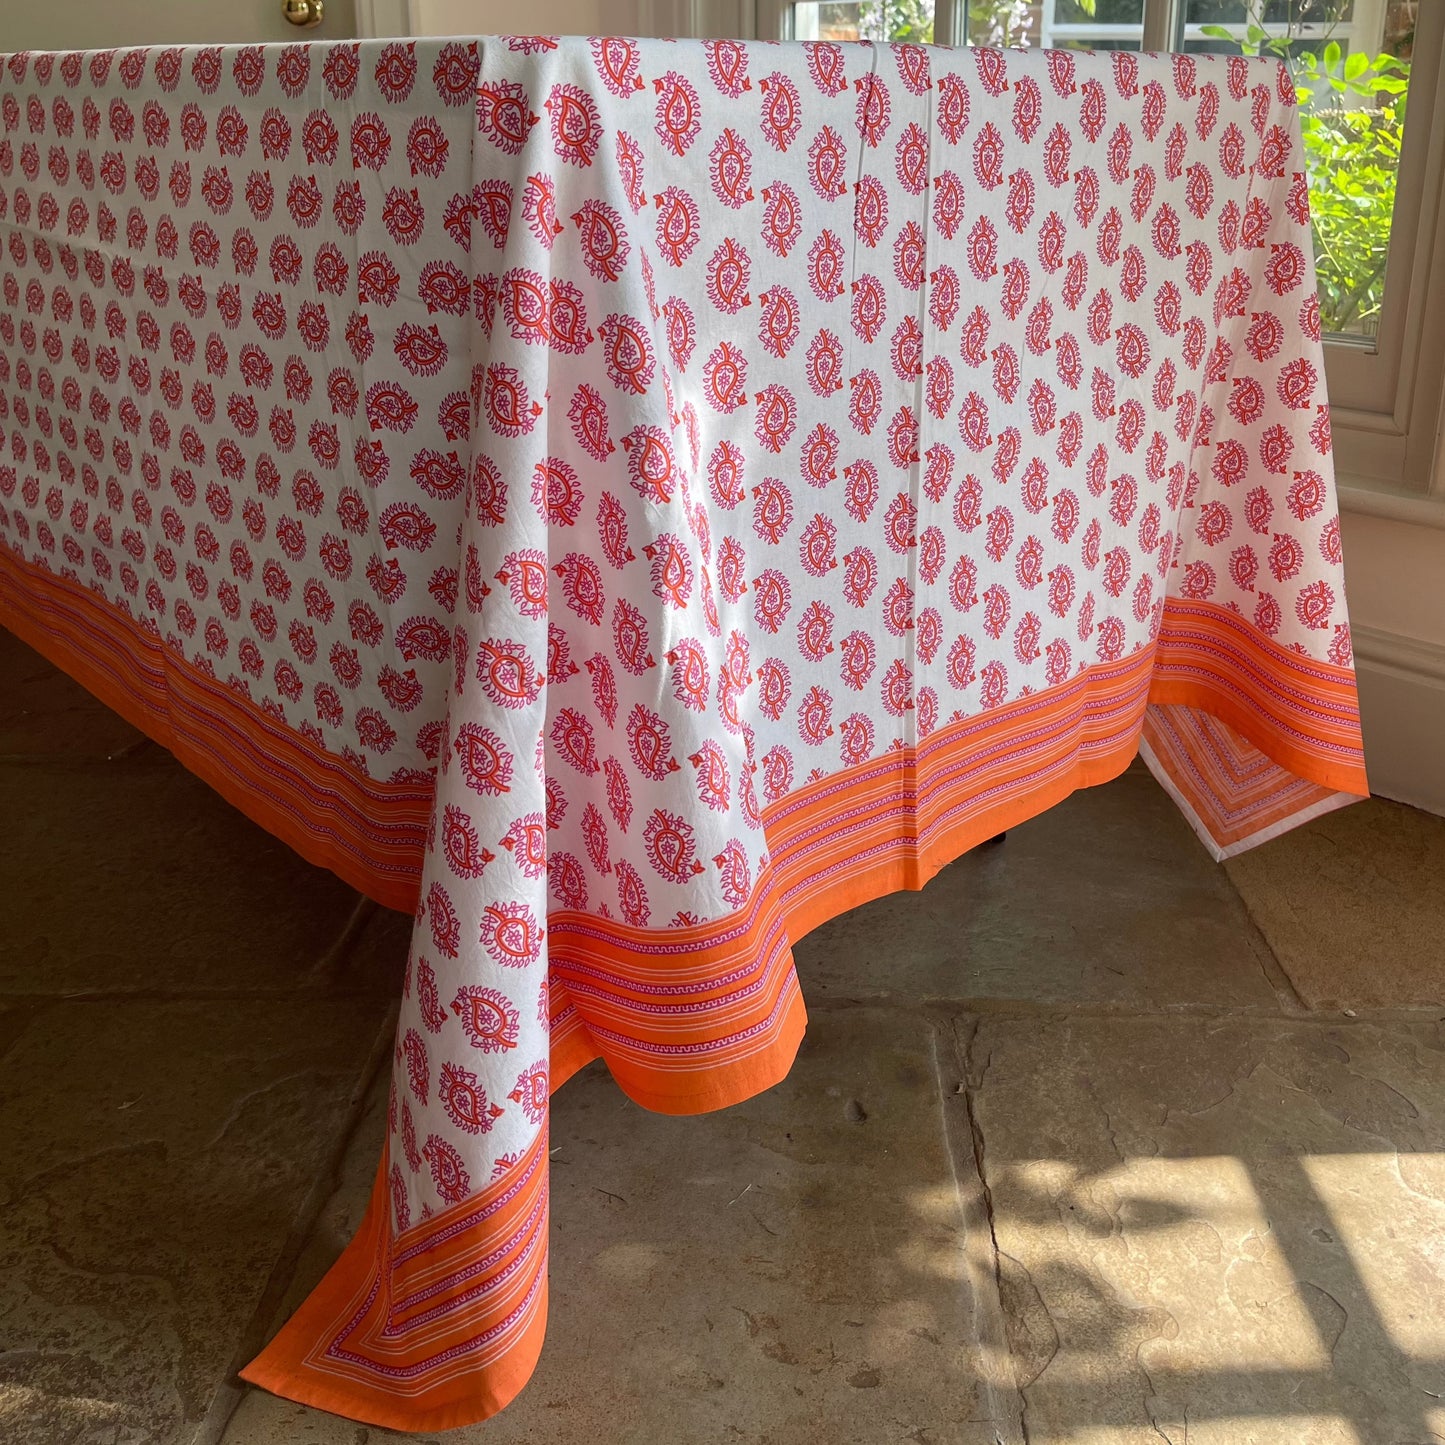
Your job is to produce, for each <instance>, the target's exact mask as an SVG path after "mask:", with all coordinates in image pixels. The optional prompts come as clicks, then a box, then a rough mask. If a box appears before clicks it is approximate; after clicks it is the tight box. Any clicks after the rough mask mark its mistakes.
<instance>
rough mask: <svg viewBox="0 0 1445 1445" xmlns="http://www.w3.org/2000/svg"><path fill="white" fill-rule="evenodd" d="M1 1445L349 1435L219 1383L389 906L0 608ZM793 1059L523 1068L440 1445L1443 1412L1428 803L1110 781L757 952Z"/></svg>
mask: <svg viewBox="0 0 1445 1445" xmlns="http://www.w3.org/2000/svg"><path fill="white" fill-rule="evenodd" d="M0 819H3V820H4V826H3V827H0V1100H3V1108H0V1441H4V1442H6V1445H11V1442H13V1445H101V1442H105V1445H131V1442H136V1445H141V1442H144V1445H152V1442H155V1445H182V1442H184V1445H290V1442H298V1445H362V1442H368V1441H379V1440H381V1439H383V1438H398V1439H400V1438H402V1437H399V1436H398V1437H392V1436H391V1434H390V1432H387V1431H382V1430H376V1429H368V1428H367V1427H365V1426H360V1425H357V1424H355V1423H353V1422H349V1421H343V1420H339V1419H337V1418H335V1417H332V1416H328V1415H323V1414H320V1413H317V1412H315V1411H309V1410H305V1409H302V1408H300V1407H297V1406H294V1405H291V1404H289V1403H287V1402H284V1401H280V1400H277V1399H274V1398H272V1397H270V1396H267V1395H264V1394H259V1393H257V1392H255V1391H250V1390H247V1389H244V1388H241V1387H239V1386H238V1385H237V1382H236V1379H235V1374H234V1371H235V1369H236V1367H237V1366H238V1364H240V1363H241V1362H243V1361H244V1360H246V1359H247V1358H249V1357H250V1356H251V1355H252V1354H254V1353H255V1351H256V1349H257V1348H258V1347H259V1345H260V1344H261V1343H262V1342H263V1341H264V1340H265V1339H266V1338H267V1337H268V1336H269V1334H270V1333H271V1332H272V1331H273V1330H274V1329H275V1328H276V1327H277V1325H278V1324H279V1322H280V1321H281V1320H282V1319H284V1318H285V1316H286V1314H287V1313H288V1312H289V1310H290V1309H291V1308H292V1307H293V1306H294V1304H295V1303H296V1301H297V1300H298V1299H300V1298H301V1297H302V1296H303V1295H304V1293H305V1292H306V1290H307V1289H309V1287H310V1285H311V1284H312V1283H314V1281H315V1280H316V1279H317V1278H319V1277H320V1275H321V1274H322V1273H323V1272H324V1270H325V1268H326V1267H327V1265H328V1264H329V1263H330V1261H331V1260H332V1259H333V1258H334V1257H335V1255H336V1253H337V1252H338V1250H339V1249H340V1248H341V1246H342V1244H343V1243H344V1242H345V1240H346V1239H347V1237H348V1236H349V1233H350V1231H351V1230H352V1229H353V1228H354V1227H355V1225H356V1223H357V1221H358V1219H359V1216H360V1212H361V1210H362V1208H363V1206H364V1203H365V1199H366V1195H367V1191H368V1189H369V1187H370V1181H371V1173H372V1169H373V1167H374V1163H375V1159H376V1155H377V1151H378V1148H379V1143H380V1138H381V1130H382V1125H383V1119H382V1104H383V1098H384V1089H385V1085H386V1064H387V1059H388V1055H389V1046H390V1038H391V1030H392V1027H393V1020H394V1015H393V1012H392V1008H393V1000H394V998H395V996H396V993H397V991H398V980H399V975H400V969H401V965H402V962H403V958H404V954H405V948H406V932H407V930H406V920H405V919H403V918H401V917H400V916H399V915H395V914H389V913H387V912H385V911H384V910H380V909H377V908H375V907H373V906H372V905H370V904H368V903H366V902H364V901H363V900H361V899H360V898H358V897H357V896H356V895H355V894H354V893H353V892H351V891H350V890H349V889H347V888H345V887H344V886H343V885H341V884H340V883H338V882H337V881H336V880H335V879H334V878H332V877H331V876H330V875H328V874H325V873H322V872H319V871H317V870H316V869H313V868H310V867H308V866H307V865H305V864H303V863H301V862H300V861H298V860H297V859H296V858H295V857H294V856H292V855H291V854H289V853H288V852H287V851H286V850H285V849H284V848H282V847H280V846H279V845H277V844H276V843H274V842H272V841H271V840H270V839H269V838H267V837H266V836H265V835H264V834H262V833H261V832H260V831H259V830H258V829H256V828H255V827H253V826H252V825H251V824H249V823H248V822H246V821H245V820H244V819H243V818H241V817H240V816H239V815H238V814H237V813H235V812H234V811H233V810H232V809H230V808H228V807H227V806H226V805H225V804H224V803H222V802H220V801H219V800H218V799H217V798H216V797H215V796H214V795H213V794H212V793H210V792H209V791H207V789H205V788H204V787H203V786H201V785H200V784H199V783H197V782H196V781H195V780H194V779H192V778H191V777H190V776H189V775H188V774H187V773H185V772H184V771H183V770H182V769H181V768H180V767H179V766H178V765H177V764H175V763H174V762H173V761H172V760H171V759H170V758H169V756H168V755H167V754H166V753H164V752H163V751H162V750H161V749H159V748H158V747H156V746H154V745H153V744H151V743H149V742H147V741H145V740H144V739H143V738H142V737H141V736H140V735H139V734H137V733H135V732H134V731H132V730H131V729H130V728H128V727H127V726H126V725H125V724H123V723H121V722H120V721H119V720H118V719H116V718H114V717H113V716H112V715H110V714H109V713H107V712H106V711H105V710H104V709H103V708H101V707H100V706H99V705H97V704H96V703H94V702H92V701H91V700H90V699H89V698H88V697H87V696H86V695H85V694H84V693H83V692H82V691H81V690H80V689H79V688H77V687H76V686H75V685H74V684H72V683H70V682H69V681H68V680H67V679H66V678H64V677H62V676H61V675H59V674H58V673H57V672H55V670H54V669H52V668H50V667H49V666H48V665H47V664H45V663H44V662H42V661H41V660H40V659H38V658H37V657H36V656H35V654H34V653H31V652H29V651H28V650H27V649H25V648H23V647H21V646H20V645H19V644H18V643H16V642H15V641H14V640H13V639H11V638H9V637H8V635H7V634H5V633H4V632H0ZM797 957H798V965H799V970H800V972H801V974H802V978H803V985H804V992H805V994H806V995H807V998H808V1000H809V1005H810V1010H811V1023H810V1026H809V1030H808V1036H807V1040H806V1042H805V1044H804V1047H803V1051H802V1054H801V1056H800V1058H799V1060H798V1063H797V1065H796V1067H795V1068H794V1070H793V1072H792V1073H791V1075H790V1076H789V1077H788V1079H787V1080H786V1081H785V1082H784V1083H783V1084H781V1085H780V1086H779V1087H777V1088H776V1089H774V1090H772V1091H770V1092H769V1093H768V1094H766V1095H764V1096H763V1097H761V1098H758V1099H754V1100H752V1101H750V1102H749V1103H747V1104H743V1105H740V1106H738V1107H737V1108H734V1109H729V1110H727V1111H725V1112H723V1113H720V1114H714V1115H709V1116H705V1117H702V1118H695V1119H669V1118H662V1117H659V1116H655V1115H650V1114H647V1113H645V1112H644V1111H642V1110H641V1109H639V1108H637V1107H636V1106H634V1105H632V1104H630V1103H629V1102H628V1101H626V1100H625V1099H624V1098H623V1097H622V1096H621V1094H620V1093H619V1092H618V1091H617V1090H616V1088H615V1087H613V1086H612V1084H611V1083H610V1082H609V1080H608V1078H607V1077H606V1075H605V1073H604V1072H602V1071H601V1070H600V1069H599V1067H598V1066H596V1065H594V1066H592V1067H591V1068H590V1069H588V1070H586V1071H585V1072H584V1073H583V1074H582V1075H581V1076H580V1077H578V1078H577V1079H576V1080H574V1081H573V1082H572V1083H570V1084H569V1085H568V1086H567V1087H566V1088H565V1089H563V1090H562V1091H561V1092H560V1093H559V1094H558V1096H557V1098H556V1100H555V1101H554V1103H553V1110H552V1117H553V1127H554V1135H555V1138H554V1152H553V1160H552V1168H553V1180H554V1184H555V1195H554V1216H553V1217H554V1227H553V1257H552V1274H551V1280H552V1317H551V1325H550V1331H549V1337H548V1342H547V1347H546V1350H545V1351H544V1354H543V1359H542V1363H541V1366H540V1368H539V1369H538V1371H537V1374H536V1376H535V1377H534V1379H533V1381H532V1383H531V1385H530V1386H529V1387H528V1388H527V1389H526V1390H525V1391H524V1392H523V1394H522V1395H521V1397H520V1398H519V1399H518V1400H517V1401H516V1402H515V1403H514V1404H513V1405H512V1406H511V1407H510V1408H509V1409H508V1410H507V1411H506V1412H505V1413H504V1414H502V1415H501V1416H499V1417H498V1418H497V1419H495V1420H493V1421H491V1422H489V1423H487V1424H485V1425H483V1426H478V1427H474V1428H472V1429H469V1430H463V1431H458V1432H455V1433H453V1434H451V1435H448V1436H447V1437H445V1438H446V1440H447V1441H448V1442H453V1441H455V1442H457V1445H472V1442H476V1445H521V1442H528V1445H533V1442H535V1445H712V1442H719V1445H726V1442H752V1445H894V1442H898V1445H903V1442H915V1445H996V1442H1007V1445H1025V1442H1032V1445H1043V1442H1065V1441H1067V1442H1079V1445H1105V1442H1107V1445H1116V1442H1117V1445H1132V1442H1136V1441H1137V1442H1141V1445H1142V1442H1150V1445H1154V1442H1158V1441H1160V1440H1163V1441H1167V1442H1170V1445H1246V1442H1271V1445H1273V1442H1278V1445H1316V1442H1320V1445H1323V1442H1329V1445H1347V1442H1360V1445H1377V1442H1378V1445H1427V1442H1432V1441H1436V1442H1438V1441H1445V1028H1442V1024H1445V990H1442V979H1445V819H1439V818H1433V817H1429V816H1427V815H1424V814H1420V813H1415V812H1412V811H1410V810H1409V809H1406V808H1402V807H1398V806H1396V805H1394V804H1391V803H1386V802H1382V801H1372V802H1369V803H1365V804H1361V805H1359V806H1357V807H1354V808H1351V809H1348V810H1345V811H1344V812H1341V813H1337V814H1334V815H1331V816H1330V817H1328V818H1325V819H1322V820H1320V821H1318V822H1317V823H1315V824H1313V825H1311V826H1309V827H1307V828H1305V829H1303V830H1300V831H1299V832H1296V833H1295V834H1292V835H1290V836H1289V837H1287V838H1285V839H1282V840H1280V841H1278V842H1276V843H1273V844H1270V845H1268V846H1266V847H1264V848H1261V849H1259V850H1257V851H1256V852H1254V853H1251V854H1249V855H1247V856H1246V857H1245V858H1242V859H1239V860H1237V861H1235V862H1233V863H1231V864H1229V865H1227V866H1226V867H1224V868H1219V867H1216V866H1215V865H1214V864H1212V863H1211V862H1210V861H1209V860H1208V859H1207V857H1206V856H1205V854H1204V852H1203V850H1202V849H1201V848H1200V847H1199V845H1198V844H1197V843H1196V842H1195V840H1194V838H1193V836H1192V834H1191V833H1190V832H1189V831H1188V829H1187V828H1186V827H1185V825H1184V824H1183V822H1182V821H1181V820H1180V818H1179V817H1178V815H1177V813H1176V812H1175V810H1174V808H1173V805H1172V804H1171V803H1170V802H1169V800H1168V799H1167V798H1166V797H1165V796H1164V795H1163V794H1162V793H1161V791H1160V790H1159V789H1158V788H1157V787H1156V786H1155V785H1154V783H1153V781H1152V780H1151V779H1150V778H1149V776H1148V775H1147V773H1145V772H1143V771H1142V770H1140V769H1138V768H1135V769H1133V770H1131V771H1130V772H1129V773H1127V774H1126V775H1125V776H1124V777H1122V778H1120V779H1118V780H1117V781H1116V782H1114V783H1112V784H1110V785H1108V786H1107V787H1103V788H1098V789H1093V790H1091V791H1089V792H1087V793H1082V794H1077V795H1075V796H1074V797H1073V798H1070V799H1069V800H1068V801H1067V802H1065V803H1064V804H1062V805H1061V806H1059V807H1058V808H1055V809H1054V810H1053V811H1052V812H1050V813H1048V814H1046V815H1045V816H1043V817H1041V818H1038V819H1036V820H1034V821H1033V822H1031V823H1029V824H1027V825H1025V826H1024V827H1021V828H1018V829H1015V830H1014V831H1013V832H1011V833H1010V834H1009V836H1008V839H1007V841H1006V842H1005V843H1003V844H1002V845H1000V846H994V847H987V848H983V849H980V850H978V851H976V852H975V853H973V854H971V855H969V856H967V857H965V858H963V859H961V860H959V862H957V863H956V864H954V865H953V866H952V867H950V868H948V869H946V870H945V871H944V872H943V873H942V874H941V875H940V876H939V877H938V878H937V879H935V880H934V881H933V882H932V883H931V884H929V886H928V887H927V888H926V889H925V890H924V891H923V892H922V893H918V894H902V895H898V896H895V897H892V898H888V899H883V900H881V901H879V902H877V903H874V904H871V905H869V906H868V907H866V908H862V909H859V910H857V911H856V912H854V913H852V914H849V915H847V916H845V917H843V918H840V919H837V920H835V921H834V922H833V923H831V924H829V925H827V926H826V927H824V928H821V929H819V930H818V931H817V932H815V933H814V934H812V935H811V936H810V937H809V938H807V939H806V940H804V941H803V942H802V943H801V944H800V946H799V948H798V950H797Z"/></svg>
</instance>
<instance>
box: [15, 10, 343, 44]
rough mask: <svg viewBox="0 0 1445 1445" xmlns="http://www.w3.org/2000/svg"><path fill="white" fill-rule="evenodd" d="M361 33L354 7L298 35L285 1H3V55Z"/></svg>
mask: <svg viewBox="0 0 1445 1445" xmlns="http://www.w3.org/2000/svg"><path fill="white" fill-rule="evenodd" d="M355 34H356V8H355V4H354V0H326V19H325V20H324V21H323V23H322V24H320V25H319V26H317V27H316V29H314V30H299V29H297V28H296V27H295V26H294V25H289V24H288V23H287V22H286V20H285V19H284V18H283V17H282V14H281V0H0V51H8V50H96V49H106V48H108V47H110V46H112V45H254V44H258V43H264V42H267V41H280V40H298V39H302V38H305V39H308V40H336V39H341V38H343V37H345V36H348V35H355Z"/></svg>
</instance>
